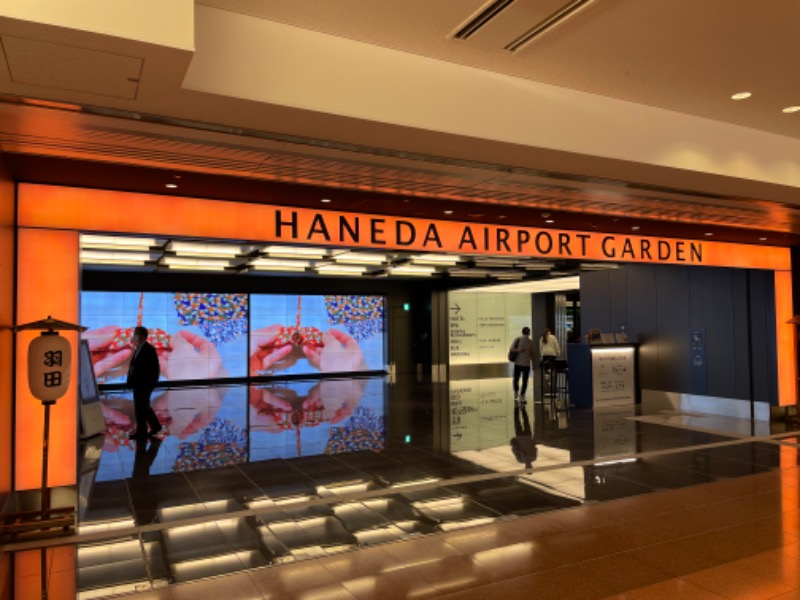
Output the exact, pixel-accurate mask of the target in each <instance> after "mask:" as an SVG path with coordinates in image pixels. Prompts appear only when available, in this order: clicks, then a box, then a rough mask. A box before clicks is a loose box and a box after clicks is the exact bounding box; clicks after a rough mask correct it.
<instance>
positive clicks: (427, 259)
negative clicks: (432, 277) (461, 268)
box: [411, 254, 461, 265]
mask: <svg viewBox="0 0 800 600" xmlns="http://www.w3.org/2000/svg"><path fill="white" fill-rule="evenodd" d="M459 260H461V257H460V256H458V255H454V254H417V255H414V256H412V257H411V262H413V263H414V264H417V265H454V264H456V263H457V262H458V261H459Z"/></svg>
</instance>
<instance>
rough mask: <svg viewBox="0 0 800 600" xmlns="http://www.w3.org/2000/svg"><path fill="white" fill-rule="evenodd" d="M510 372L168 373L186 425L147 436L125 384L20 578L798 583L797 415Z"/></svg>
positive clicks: (13, 572) (668, 590)
mask: <svg viewBox="0 0 800 600" xmlns="http://www.w3.org/2000/svg"><path fill="white" fill-rule="evenodd" d="M508 388H509V385H508V380H507V379H497V380H495V379H484V380H469V381H463V380H462V381H457V382H451V383H450V384H449V385H448V384H436V385H432V384H420V383H417V382H414V381H400V382H396V383H392V384H389V383H387V381H385V379H383V378H372V379H347V380H344V379H343V380H336V381H330V382H325V383H324V384H321V383H320V382H319V381H297V382H292V383H283V384H271V385H267V386H263V387H257V388H251V389H248V388H246V387H244V386H230V387H225V388H210V389H209V388H197V389H184V390H170V391H168V392H165V393H164V394H163V396H159V397H158V398H154V406H155V407H156V409H157V410H158V411H159V417H160V418H161V420H162V422H164V423H166V424H167V426H168V429H167V434H166V435H165V436H162V437H161V438H160V439H158V440H153V441H150V442H147V443H143V444H141V445H137V443H135V442H130V441H129V440H128V439H127V437H126V435H125V434H126V433H127V429H128V427H129V425H130V423H129V417H130V412H131V411H130V409H131V406H130V399H129V398H126V397H125V396H124V394H109V395H108V396H107V397H106V398H104V400H103V409H104V415H105V418H106V432H105V435H104V436H98V438H97V439H92V440H89V442H88V443H87V444H86V446H85V448H84V452H83V455H84V461H83V468H82V473H83V475H82V479H81V485H80V489H78V490H75V491H74V496H75V505H76V506H77V508H78V512H79V514H80V527H79V530H78V535H77V536H76V537H75V538H73V539H68V540H64V539H61V540H58V541H51V542H24V543H22V542H21V543H17V544H12V545H9V546H6V547H5V548H3V551H2V555H0V556H1V557H2V563H0V569H2V570H0V574H6V576H7V577H6V580H7V582H12V581H13V586H12V585H6V586H5V588H4V590H5V593H6V595H7V597H8V598H35V597H41V589H42V586H43V585H45V586H46V588H47V590H48V591H49V597H51V598H55V597H59V598H62V597H63V598H74V597H78V598H97V597H109V596H113V595H117V594H133V597H137V598H165V599H166V598H169V599H176V598H206V597H213V595H214V594H225V596H226V599H227V598H229V599H231V600H233V599H237V598H418V597H447V598H473V597H475V598H481V599H485V598H501V597H502V598H517V597H520V598H522V597H524V598H586V599H589V598H606V597H609V598H611V597H613V598H701V599H702V598H800V550H798V534H799V533H800V516H798V509H799V508H800V505H799V501H798V485H799V484H800V475H799V474H798V465H800V458H799V455H798V451H799V450H800V446H799V445H798V438H797V435H796V434H793V433H792V432H780V431H770V429H769V424H753V423H750V422H749V421H739V420H736V419H730V418H723V417H714V416H711V415H702V414H680V413H674V412H663V411H661V412H654V413H648V412H647V407H637V408H636V409H635V410H634V409H633V408H628V407H616V408H609V409H604V410H596V411H591V410H576V409H572V410H571V411H569V412H567V411H565V410H559V411H554V410H553V409H552V408H551V406H550V405H549V403H548V404H546V405H543V404H535V403H529V404H527V405H525V406H520V405H519V404H515V403H514V401H513V398H511V395H510V390H509V389H508ZM175 391H179V392H180V394H174V393H172V392H175ZM126 419H127V421H126ZM526 465H530V467H531V468H527V467H526ZM59 492H60V493H61V497H62V498H64V497H69V494H70V492H71V491H70V490H60V491H59ZM31 502H33V500H31ZM65 542H66V543H65ZM43 562H44V564H45V568H44V569H42V567H41V565H42V563H43ZM42 572H44V573H45V577H44V578H42V576H41V574H42ZM3 600H5V599H4V598H3Z"/></svg>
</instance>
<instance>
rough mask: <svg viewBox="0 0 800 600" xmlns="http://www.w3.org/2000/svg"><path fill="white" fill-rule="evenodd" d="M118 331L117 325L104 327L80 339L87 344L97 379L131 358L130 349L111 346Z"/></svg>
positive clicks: (131, 350) (87, 332)
mask: <svg viewBox="0 0 800 600" xmlns="http://www.w3.org/2000/svg"><path fill="white" fill-rule="evenodd" d="M119 330H120V328H119V326H117V325H106V326H105V327H99V328H97V329H90V330H88V331H85V332H84V333H83V336H82V337H83V339H85V340H86V341H87V342H88V344H89V352H90V353H91V355H92V365H93V367H94V372H95V375H96V376H98V377H99V376H101V375H103V374H104V373H106V372H107V371H109V370H110V369H113V368H114V367H118V366H120V365H121V364H122V363H124V362H125V361H126V360H128V359H129V358H130V357H131V354H132V352H133V349H132V348H131V347H124V348H115V347H114V346H113V343H114V341H115V338H116V335H117V332H118V331H119Z"/></svg>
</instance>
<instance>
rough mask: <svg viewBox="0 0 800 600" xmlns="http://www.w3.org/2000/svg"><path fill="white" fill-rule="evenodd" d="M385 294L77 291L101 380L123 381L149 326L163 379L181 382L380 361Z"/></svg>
mask: <svg viewBox="0 0 800 600" xmlns="http://www.w3.org/2000/svg"><path fill="white" fill-rule="evenodd" d="M384 307H385V300H384V297H383V296H355V295H342V296H333V295H328V296H316V295H302V296H299V295H284V294H253V295H248V294H216V293H173V292H100V291H98V292H95V291H91V292H82V293H81V324H82V325H84V326H86V327H88V328H89V329H88V330H87V331H86V332H84V333H83V338H84V339H85V340H87V342H88V344H89V349H90V352H91V356H92V364H93V367H94V372H95V376H96V377H97V381H98V383H99V384H110V383H124V382H125V379H126V377H127V372H128V366H129V363H130V357H131V354H132V352H133V344H132V341H131V339H132V337H133V329H134V327H135V326H137V325H143V326H144V327H147V329H148V330H149V332H150V335H149V337H148V341H149V342H150V343H151V344H153V346H155V348H156V351H157V353H158V356H159V361H160V364H161V379H162V380H166V381H186V380H203V379H224V378H233V377H245V376H250V377H260V376H268V375H283V374H292V375H304V374H315V373H317V374H318V373H322V374H325V373H337V372H354V371H355V372H358V371H378V370H383V369H384V368H385V358H384V356H385V337H384V331H385V330H384V317H385V308H384Z"/></svg>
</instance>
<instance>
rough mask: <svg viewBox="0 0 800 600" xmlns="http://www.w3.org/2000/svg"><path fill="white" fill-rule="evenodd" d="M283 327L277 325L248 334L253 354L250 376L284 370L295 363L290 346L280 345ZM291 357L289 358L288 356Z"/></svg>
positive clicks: (292, 347)
mask: <svg viewBox="0 0 800 600" xmlns="http://www.w3.org/2000/svg"><path fill="white" fill-rule="evenodd" d="M284 329H285V328H284V327H283V326H282V325H279V324H275V325H270V326H269V327H263V328H261V329H256V330H255V331H253V332H252V333H251V334H250V344H251V346H250V347H251V348H252V349H253V353H252V354H251V355H250V375H263V374H264V373H267V372H270V371H272V370H280V369H286V368H288V367H290V366H292V365H293V364H295V363H296V362H297V355H296V353H293V352H292V351H293V350H294V346H293V345H292V344H284V343H282V340H281V339H280V338H281V335H282V334H283V331H284ZM290 355H291V356H290Z"/></svg>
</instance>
